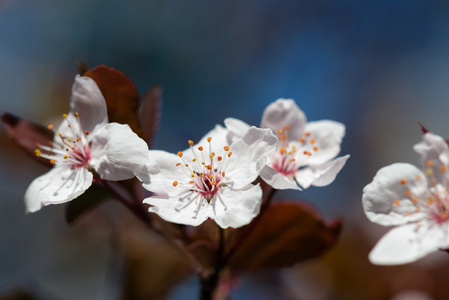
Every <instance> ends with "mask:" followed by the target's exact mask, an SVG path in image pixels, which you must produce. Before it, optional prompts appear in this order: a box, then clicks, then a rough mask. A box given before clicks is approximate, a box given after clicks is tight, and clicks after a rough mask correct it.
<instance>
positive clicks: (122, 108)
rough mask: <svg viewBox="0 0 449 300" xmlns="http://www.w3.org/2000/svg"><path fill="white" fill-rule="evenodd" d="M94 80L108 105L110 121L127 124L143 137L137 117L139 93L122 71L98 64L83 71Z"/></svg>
mask: <svg viewBox="0 0 449 300" xmlns="http://www.w3.org/2000/svg"><path fill="white" fill-rule="evenodd" d="M84 76H88V77H90V78H92V79H93V80H95V82H96V83H97V85H98V87H99V88H100V91H101V93H102V94H103V97H104V99H105V100H106V105H107V107H108V117H109V121H110V122H117V123H120V124H128V125H129V127H131V129H132V130H133V131H134V132H135V133H136V134H137V135H139V136H140V137H143V132H142V128H141V127H140V124H139V119H138V117H137V113H138V109H139V93H138V92H137V89H136V87H135V85H134V83H132V81H131V80H130V79H129V78H128V77H126V75H125V74H123V73H122V72H120V71H118V70H115V69H112V68H109V67H107V66H98V67H96V68H94V69H91V70H89V71H87V72H86V73H84Z"/></svg>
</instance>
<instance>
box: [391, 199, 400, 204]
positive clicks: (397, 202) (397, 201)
mask: <svg viewBox="0 0 449 300" xmlns="http://www.w3.org/2000/svg"><path fill="white" fill-rule="evenodd" d="M393 203H394V205H399V204H400V203H401V202H399V200H398V199H396V200H394V201H393Z"/></svg>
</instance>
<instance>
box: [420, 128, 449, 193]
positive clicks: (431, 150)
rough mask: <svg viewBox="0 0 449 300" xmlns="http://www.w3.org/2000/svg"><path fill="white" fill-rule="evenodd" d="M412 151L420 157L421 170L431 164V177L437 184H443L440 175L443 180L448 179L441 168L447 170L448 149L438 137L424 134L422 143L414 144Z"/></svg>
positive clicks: (448, 165) (448, 162)
mask: <svg viewBox="0 0 449 300" xmlns="http://www.w3.org/2000/svg"><path fill="white" fill-rule="evenodd" d="M413 149H414V150H415V151H416V152H418V153H419V154H420V156H421V169H423V170H424V169H428V168H429V165H428V162H429V161H430V162H431V163H432V165H431V168H432V169H433V176H435V180H436V181H437V182H439V183H443V184H445V182H443V177H442V174H445V176H444V178H445V179H446V180H448V179H449V174H448V173H447V172H444V173H442V171H441V167H442V166H444V167H445V169H448V170H449V147H448V145H447V143H446V141H445V140H444V139H443V138H442V137H440V136H439V135H436V134H433V133H430V132H429V133H426V134H425V135H424V136H423V140H422V142H420V143H418V144H416V145H415V146H414V147H413Z"/></svg>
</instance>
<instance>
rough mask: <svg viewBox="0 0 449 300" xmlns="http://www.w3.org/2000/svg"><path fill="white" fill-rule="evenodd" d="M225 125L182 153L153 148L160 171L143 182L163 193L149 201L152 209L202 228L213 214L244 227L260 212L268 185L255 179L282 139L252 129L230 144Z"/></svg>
mask: <svg viewBox="0 0 449 300" xmlns="http://www.w3.org/2000/svg"><path fill="white" fill-rule="evenodd" d="M227 135H228V130H227V129H225V128H223V127H222V126H220V125H217V126H216V127H215V129H213V130H212V131H210V132H209V133H208V134H207V135H206V136H205V137H204V138H203V139H202V140H201V141H200V142H199V143H198V144H196V145H194V143H193V141H189V145H190V148H189V149H186V150H185V151H182V152H178V154H177V155H176V154H171V153H168V152H165V151H157V150H150V151H149V157H150V161H152V162H153V168H154V169H156V170H158V172H155V173H154V174H152V176H151V183H150V184H144V185H143V186H144V187H145V188H146V189H148V190H149V191H151V192H154V193H156V194H157V195H158V196H152V197H149V198H147V199H145V200H144V202H145V203H148V204H150V205H152V206H151V207H150V208H149V211H150V212H154V213H156V214H158V215H159V216H160V217H161V218H163V219H164V220H167V221H170V222H174V223H180V224H186V225H193V226H197V225H199V224H201V223H203V222H204V221H205V220H207V219H208V218H211V219H213V220H214V221H215V222H216V223H217V224H218V225H219V226H220V227H222V228H227V227H234V228H236V227H240V226H243V225H246V224H248V223H249V222H251V220H252V219H253V218H254V217H255V216H257V215H258V213H259V210H260V205H261V202H262V189H261V188H260V186H259V184H257V185H253V184H252V182H253V181H254V180H255V179H256V178H257V177H258V176H259V173H260V171H261V170H262V168H263V167H264V165H265V163H266V160H267V158H268V156H269V155H270V153H271V152H272V151H273V150H274V149H275V146H276V137H275V136H274V135H273V133H272V132H271V131H270V130H267V129H259V128H255V127H251V128H249V129H248V130H247V132H246V134H245V135H244V136H243V137H242V138H237V139H235V140H234V141H233V142H232V143H231V144H228V142H227Z"/></svg>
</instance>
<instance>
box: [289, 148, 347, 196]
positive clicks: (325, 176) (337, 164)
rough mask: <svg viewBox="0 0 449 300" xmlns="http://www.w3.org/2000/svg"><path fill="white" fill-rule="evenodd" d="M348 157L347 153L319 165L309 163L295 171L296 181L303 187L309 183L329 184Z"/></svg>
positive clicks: (315, 184)
mask: <svg viewBox="0 0 449 300" xmlns="http://www.w3.org/2000/svg"><path fill="white" fill-rule="evenodd" d="M348 158H349V154H348V155H345V156H342V157H339V158H336V159H334V160H331V161H328V162H326V163H323V164H320V165H309V166H308V167H306V168H304V169H300V170H299V171H298V172H296V174H295V178H296V181H297V182H298V183H299V185H300V186H301V187H303V188H305V189H306V188H308V187H310V186H311V185H314V186H326V185H329V184H331V183H332V182H333V181H334V180H335V177H337V174H338V172H340V170H341V169H342V168H343V166H344V165H345V163H346V161H347V160H348Z"/></svg>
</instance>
